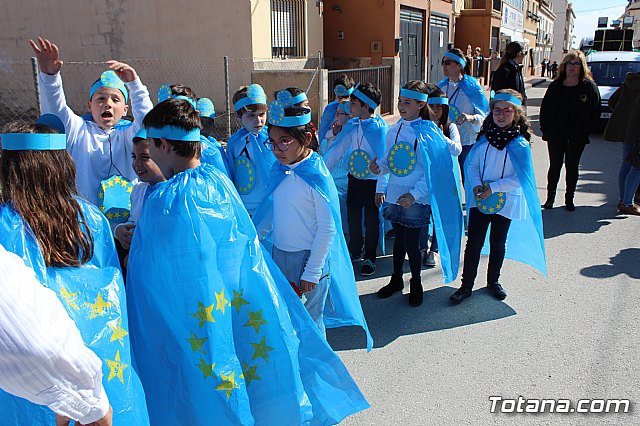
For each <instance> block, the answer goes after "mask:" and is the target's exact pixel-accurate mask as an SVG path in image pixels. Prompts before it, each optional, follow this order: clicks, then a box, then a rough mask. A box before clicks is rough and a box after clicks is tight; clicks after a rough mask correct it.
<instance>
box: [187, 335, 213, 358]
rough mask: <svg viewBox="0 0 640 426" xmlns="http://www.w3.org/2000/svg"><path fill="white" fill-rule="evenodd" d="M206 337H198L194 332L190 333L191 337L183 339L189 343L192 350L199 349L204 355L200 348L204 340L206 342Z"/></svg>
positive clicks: (196, 350)
mask: <svg viewBox="0 0 640 426" xmlns="http://www.w3.org/2000/svg"><path fill="white" fill-rule="evenodd" d="M207 339H208V338H207V337H198V336H196V335H195V334H193V333H191V337H190V338H188V339H185V340H186V341H187V342H189V344H190V345H191V350H192V351H193V352H198V351H200V352H202V353H203V354H205V355H206V352H205V351H204V349H203V348H202V345H204V342H206V341H207Z"/></svg>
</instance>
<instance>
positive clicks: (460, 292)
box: [449, 287, 471, 305]
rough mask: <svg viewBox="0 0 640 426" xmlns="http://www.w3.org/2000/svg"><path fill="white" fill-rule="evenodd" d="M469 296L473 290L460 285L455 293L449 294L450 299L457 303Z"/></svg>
mask: <svg viewBox="0 0 640 426" xmlns="http://www.w3.org/2000/svg"><path fill="white" fill-rule="evenodd" d="M469 296H471V290H469V289H468V288H464V287H460V288H459V289H457V290H456V292H455V293H453V294H452V295H451V296H449V300H450V301H451V303H454V304H456V305H457V304H458V303H460V302H462V301H463V300H464V299H466V298H467V297H469Z"/></svg>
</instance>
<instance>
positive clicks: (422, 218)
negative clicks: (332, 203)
mask: <svg viewBox="0 0 640 426" xmlns="http://www.w3.org/2000/svg"><path fill="white" fill-rule="evenodd" d="M427 99H428V88H427V85H426V84H425V83H423V82H422V81H417V80H413V81H410V82H408V83H407V84H406V85H405V86H404V87H403V88H402V89H401V91H400V96H399V97H398V110H399V112H400V116H401V119H400V120H399V121H398V122H397V123H396V124H394V125H393V126H391V128H390V129H389V132H388V133H387V140H386V151H385V152H386V153H385V155H384V156H383V157H382V158H380V160H379V162H378V161H373V162H372V163H371V165H370V166H369V168H370V170H371V172H372V173H374V174H381V175H382V174H388V175H389V181H388V184H387V186H386V191H385V192H384V193H379V194H376V201H377V202H378V203H385V205H384V213H383V214H384V217H385V218H386V219H388V220H390V221H391V223H392V224H393V230H394V234H395V240H394V244H393V274H392V275H391V280H390V281H389V284H387V285H385V286H384V287H382V288H381V289H380V290H378V296H379V297H381V298H387V297H390V296H391V295H393V294H394V293H396V292H399V291H402V290H403V288H404V281H403V278H402V274H403V272H402V268H403V265H404V259H405V256H406V255H408V256H409V265H410V267H411V279H410V280H409V285H410V290H409V304H410V305H411V306H420V305H421V304H422V301H423V289H422V282H421V276H420V272H421V256H420V247H419V238H420V231H421V229H422V228H423V227H425V226H427V225H428V224H429V217H430V215H431V211H432V204H434V201H435V202H436V203H437V204H436V207H438V208H434V212H433V216H434V222H435V223H436V225H435V226H434V227H436V228H437V227H440V228H441V229H444V227H443V226H442V220H451V218H453V217H455V215H451V214H449V212H453V213H456V209H457V212H459V211H460V207H459V201H458V204H457V206H456V204H455V203H456V200H457V197H454V198H451V199H446V200H445V201H444V202H443V200H442V199H440V195H439V194H441V193H446V192H449V191H450V188H451V187H454V186H455V182H454V177H453V171H452V160H451V154H449V151H448V149H447V147H446V142H445V141H444V137H443V136H442V132H440V131H439V130H438V128H437V127H436V126H435V124H434V123H433V122H431V121H429V110H428V108H427ZM427 145H430V146H429V147H427ZM434 152H435V153H438V154H439V155H440V156H444V159H445V160H446V159H447V158H448V164H447V163H446V162H445V161H439V156H438V155H434V154H433V153H434ZM442 168H444V171H445V173H442V172H441V170H440V169H442ZM447 168H448V170H447ZM435 174H440V175H442V176H441V178H440V179H442V178H445V177H446V178H448V181H447V183H448V184H447V185H446V186H445V185H443V184H442V181H438V180H436V179H433V178H432V175H435ZM442 209H447V210H446V212H447V213H446V214H445V215H443V216H444V217H443V218H441V213H443V212H444V210H442ZM447 231H448V232H450V231H449V229H447ZM456 232H457V233H458V235H460V234H461V230H459V229H457V230H456ZM448 242H449V239H447V243H448ZM453 249H454V250H453V251H454V253H455V252H456V250H455V247H453ZM457 250H458V251H457V253H459V243H458V249H457ZM448 267H450V265H449V263H447V264H443V268H448ZM455 269H456V272H457V263H456V264H455ZM449 275H450V273H449ZM445 278H448V276H447V274H446V273H445Z"/></svg>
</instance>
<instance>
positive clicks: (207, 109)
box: [196, 98, 216, 118]
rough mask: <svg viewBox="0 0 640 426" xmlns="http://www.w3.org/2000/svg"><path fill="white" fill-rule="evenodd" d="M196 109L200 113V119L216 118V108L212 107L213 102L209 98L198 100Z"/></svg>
mask: <svg viewBox="0 0 640 426" xmlns="http://www.w3.org/2000/svg"><path fill="white" fill-rule="evenodd" d="M196 109H197V110H198V112H199V113H200V116H201V117H211V118H213V117H215V116H216V108H215V106H214V105H213V101H211V99H209V98H200V99H198V103H197V104H196Z"/></svg>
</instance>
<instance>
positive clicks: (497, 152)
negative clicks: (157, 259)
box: [450, 89, 546, 304]
mask: <svg viewBox="0 0 640 426" xmlns="http://www.w3.org/2000/svg"><path fill="white" fill-rule="evenodd" d="M490 105H491V115H489V117H487V119H486V120H485V122H484V124H483V126H482V131H481V132H480V137H479V138H478V142H477V143H476V144H475V146H474V148H473V149H472V150H471V153H470V154H469V157H468V159H467V162H466V174H467V185H466V186H465V190H466V200H467V213H468V218H469V227H468V239H467V245H466V248H465V252H464V266H463V271H462V286H461V287H460V288H459V289H458V290H457V291H456V292H455V293H453V294H452V295H451V297H450V299H451V301H452V302H453V303H456V304H457V303H460V302H462V301H463V300H464V299H466V298H467V297H469V296H471V291H472V289H473V285H474V282H475V279H476V275H477V272H478V263H479V262H480V254H481V252H483V245H484V242H485V238H486V235H487V230H488V228H489V225H491V231H490V235H489V268H488V271H487V289H488V290H489V292H490V293H491V294H492V295H493V296H494V297H495V298H496V299H498V300H504V298H505V297H507V293H506V292H505V291H504V289H503V288H502V285H501V284H500V282H499V278H500V270H501V269H502V263H503V261H504V258H505V256H506V257H509V258H511V259H515V260H519V261H521V262H523V263H527V264H529V265H531V266H533V267H534V268H536V269H538V270H540V271H541V272H542V273H543V274H546V266H545V264H546V261H545V253H544V236H543V233H542V215H541V212H540V208H539V207H538V203H539V200H538V194H537V192H536V182H535V175H534V172H533V164H532V162H531V149H530V147H529V142H528V141H529V139H530V138H531V134H530V133H529V121H528V120H527V117H526V115H525V113H524V109H523V107H522V96H521V95H520V94H519V93H518V92H516V91H515V90H509V89H506V90H501V91H499V92H498V93H497V94H496V95H495V97H494V98H493V99H492V100H491V102H490ZM512 222H513V226H512ZM507 241H509V244H507ZM485 253H486V251H485Z"/></svg>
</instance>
